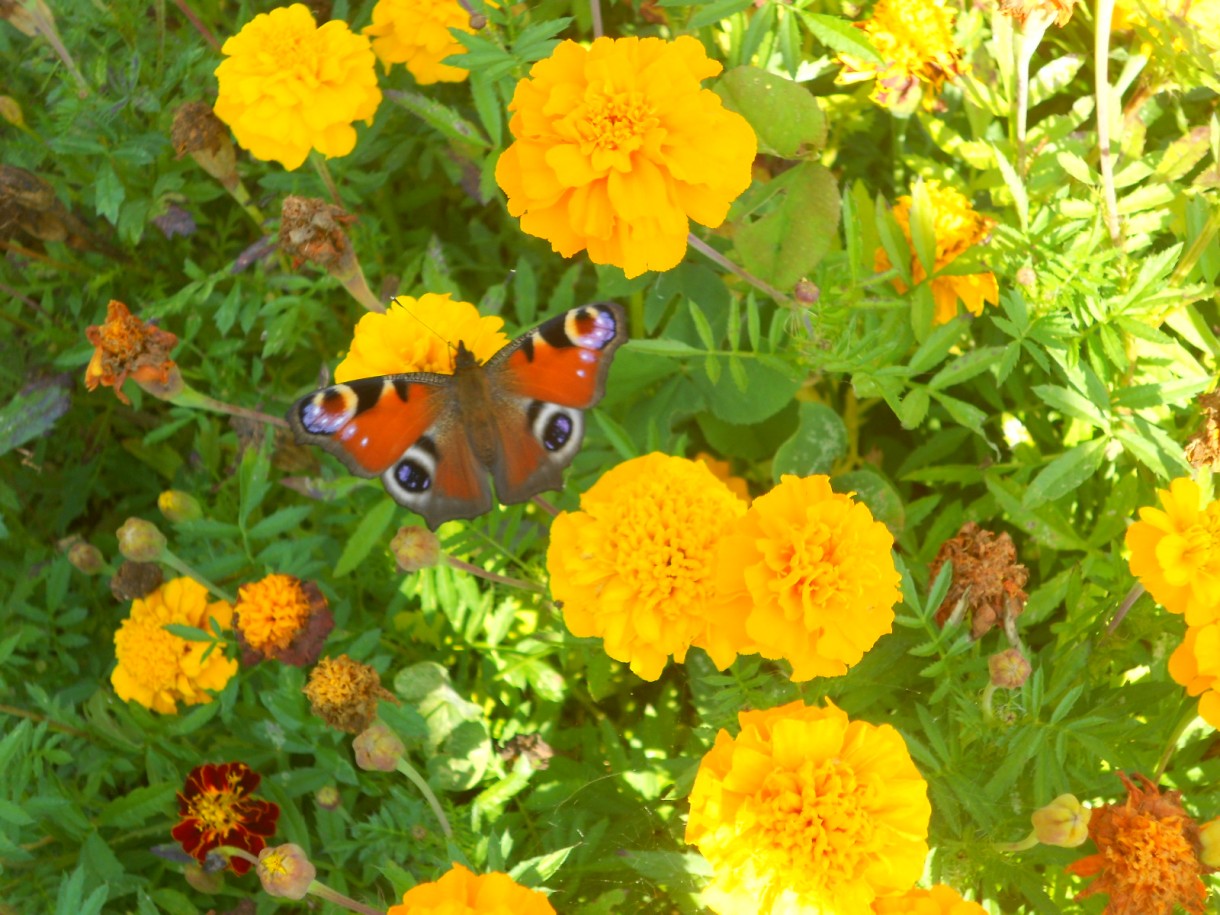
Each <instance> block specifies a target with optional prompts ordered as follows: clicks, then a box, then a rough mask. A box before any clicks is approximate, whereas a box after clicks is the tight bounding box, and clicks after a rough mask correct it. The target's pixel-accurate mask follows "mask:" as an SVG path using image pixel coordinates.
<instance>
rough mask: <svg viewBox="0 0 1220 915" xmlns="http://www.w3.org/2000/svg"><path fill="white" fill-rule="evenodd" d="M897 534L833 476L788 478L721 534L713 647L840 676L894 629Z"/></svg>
mask: <svg viewBox="0 0 1220 915" xmlns="http://www.w3.org/2000/svg"><path fill="white" fill-rule="evenodd" d="M893 545H894V538H893V537H892V536H891V535H890V532H889V531H888V530H887V529H886V527H885V525H884V524H882V523H881V522H879V521H874V520H873V516H872V513H871V512H870V511H869V510H868V506H866V505H864V504H863V503H862V502H857V501H856V500H855V499H853V498H852V496H851V495H848V494H844V493H836V492H834V491H833V490H832V489H831V488H830V479H829V477H826V476H822V475H818V476H811V477H804V478H800V477H795V476H788V475H786V476H784V477H783V478H782V479H781V481H780V484H779V485H778V486H776V487H775V488H774V489H773V490H771V492H769V493H767V494H766V495H765V496H760V497H759V498H757V499H755V500H754V504H753V505H751V506H750V510H749V511H748V512H746V513H745V515H744V516H742V517H741V518H739V519H738V520H736V521H735V522H733V523H732V524H731V525H730V526H729V527H728V528H727V529H726V530H725V531H724V533H723V534H722V535H721V537H720V542H719V544H718V549H717V557H716V562H717V572H716V588H717V594H718V601H717V603H716V607H715V614H714V619H713V622H712V626H711V627H709V631H710V632H711V634H712V638H711V639H710V640H709V641H707V642H704V643H701V647H705V648H707V650H708V652H709V653H710V654H711V655H712V658H713V659H714V660H715V661H716V664H717V665H718V666H720V667H725V666H727V665H728V664H730V663H732V661H733V658H734V656H735V655H736V654H749V653H752V652H755V651H756V652H758V653H760V654H761V655H762V656H763V657H766V658H785V659H787V660H788V661H789V662H791V664H792V679H794V680H808V679H810V678H811V677H833V676H838V675H839V674H842V673H846V672H847V668H849V667H850V666H852V665H853V664H855V663H856V662H857V661H859V660H860V658H862V657H863V656H864V652H866V651H868V650H869V649H870V648H872V647H873V644H874V643H875V642H876V641H877V639H879V638H880V637H881V636H882V635H884V634H885V633H887V632H889V631H890V628H891V625H892V623H893V621H894V610H893V607H894V604H895V603H897V601H898V599H899V590H898V582H899V576H898V571H897V569H895V567H894V558H893V556H892V555H891V554H890V550H891V548H892V547H893Z"/></svg>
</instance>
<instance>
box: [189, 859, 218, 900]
mask: <svg viewBox="0 0 1220 915" xmlns="http://www.w3.org/2000/svg"><path fill="white" fill-rule="evenodd" d="M182 876H183V877H184V878H185V879H186V882H187V883H189V884H190V886H191V888H192V889H196V890H198V891H199V892H201V893H207V894H208V895H209V896H211V895H214V894H216V893H219V892H220V891H221V889H222V888H223V887H224V885H225V875H224V871H216V872H215V873H209V872H208V871H205V870H204V869H203V866H202V865H200V864H198V863H196V862H194V861H189V862H187V864H186V865H185V866H184V867H183V868H182Z"/></svg>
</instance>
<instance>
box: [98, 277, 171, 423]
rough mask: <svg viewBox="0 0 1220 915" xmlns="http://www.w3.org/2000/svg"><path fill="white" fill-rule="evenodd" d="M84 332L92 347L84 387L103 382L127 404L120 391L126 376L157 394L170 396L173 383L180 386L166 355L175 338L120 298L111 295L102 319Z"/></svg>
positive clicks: (127, 401)
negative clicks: (142, 317) (145, 318)
mask: <svg viewBox="0 0 1220 915" xmlns="http://www.w3.org/2000/svg"><path fill="white" fill-rule="evenodd" d="M85 336H86V337H87V338H88V340H89V342H90V343H92V344H93V347H94V349H93V357H92V358H91V359H90V360H89V367H88V368H86V369H85V387H86V388H88V389H89V390H90V391H92V390H93V389H94V388H96V387H97V386H98V385H99V384H101V385H105V386H107V387H110V388H114V393H115V396H116V397H118V399H119V400H121V401H122V402H123V403H125V404H130V403H131V401H130V400H129V399H128V398H127V395H125V394H124V393H123V382H124V381H126V380H127V379H128V378H131V379H133V380H134V381H135V382H136V383H137V384H139V385H140V386H141V387H143V388H145V390H148V391H149V392H150V393H152V394H154V395H155V396H158V397H165V396H172V394H173V389H174V388H175V387H178V388H179V389H180V387H181V384H182V376H181V374H180V373H179V372H178V366H177V364H176V363H175V362H174V360H173V359H171V358H170V355H169V354H170V350H172V349H173V348H174V347H175V346H176V345H177V343H178V338H177V337H175V336H174V335H173V334H171V333H170V332H169V331H165V330H162V329H161V328H159V327H157V326H156V325H155V324H152V323H151V322H145V321H141V320H140V319H139V318H137V317H136V316H135V315H133V314H132V313H131V310H130V309H128V307H127V306H126V305H124V304H123V303H122V302H119V301H117V300H115V299H111V300H110V304H109V305H107V306H106V320H105V322H104V323H102V324H95V325H92V326H90V327H88V328H86V329H85ZM166 392H168V393H166Z"/></svg>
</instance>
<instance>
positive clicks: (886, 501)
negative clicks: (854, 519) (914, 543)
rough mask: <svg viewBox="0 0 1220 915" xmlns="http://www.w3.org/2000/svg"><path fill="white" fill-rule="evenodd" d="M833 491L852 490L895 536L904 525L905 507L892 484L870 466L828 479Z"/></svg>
mask: <svg viewBox="0 0 1220 915" xmlns="http://www.w3.org/2000/svg"><path fill="white" fill-rule="evenodd" d="M830 485H831V487H832V488H833V489H834V491H835V492H854V493H855V494H856V498H857V499H858V500H859V501H861V502H863V503H864V504H865V505H867V506H868V509H869V511H871V512H872V513H873V517H874V518H876V519H877V520H878V521H880V522H882V523H883V524H885V526H886V527H888V528H889V529H890V533H892V534H893V535H894V536H895V537H897V536H898V535H900V534H901V533H902V529H903V527H905V526H906V508H905V507H904V506H903V504H902V496H900V495H899V494H898V490H896V489H895V488H894V484H893V483H891V482H890V481H889V480H887V479H886V478H885V477H884V476H882V475H881V474H880V473H879V472H878V471H876V470H873V469H872V468H865V469H862V470H853V471H852V472H851V473H844V474H840V475H839V476H837V477H833V478H832V479H831V481H830Z"/></svg>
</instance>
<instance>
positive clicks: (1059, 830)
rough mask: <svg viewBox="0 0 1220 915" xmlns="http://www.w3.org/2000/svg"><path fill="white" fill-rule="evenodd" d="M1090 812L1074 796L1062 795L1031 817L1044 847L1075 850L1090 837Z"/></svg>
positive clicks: (1035, 832) (1035, 831)
mask: <svg viewBox="0 0 1220 915" xmlns="http://www.w3.org/2000/svg"><path fill="white" fill-rule="evenodd" d="M1089 816H1090V811H1089V810H1088V809H1087V808H1086V807H1085V806H1084V805H1083V804H1081V803H1080V801H1078V800H1076V796H1075V795H1072V794H1061V795H1059V796H1058V797H1057V798H1055V799H1054V800H1053V801H1051V802H1050V803H1049V804H1047V805H1046V806H1045V807H1043V808H1042V809H1041V810H1035V811H1034V812H1033V814H1032V815H1031V816H1030V818H1029V819H1030V821H1031V822H1032V823H1033V824H1034V835H1036V836H1037V837H1038V841H1039V842H1041V843H1042V844H1043V845H1057V846H1059V847H1060V848H1075V847H1076V846H1077V845H1080V844H1082V843H1083V842H1084V840H1085V839H1087V838H1088V837H1089Z"/></svg>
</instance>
